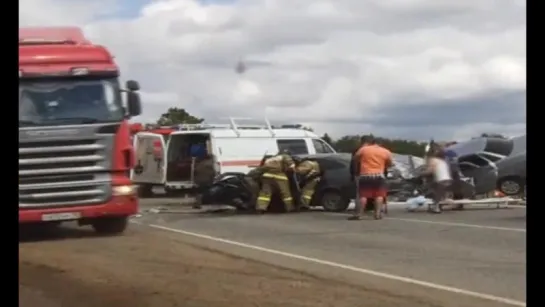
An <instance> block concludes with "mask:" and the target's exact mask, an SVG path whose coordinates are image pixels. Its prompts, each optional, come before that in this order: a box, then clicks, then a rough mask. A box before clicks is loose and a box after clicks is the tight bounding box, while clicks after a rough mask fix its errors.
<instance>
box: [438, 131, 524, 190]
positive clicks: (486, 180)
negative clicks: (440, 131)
mask: <svg viewBox="0 0 545 307" xmlns="http://www.w3.org/2000/svg"><path fill="white" fill-rule="evenodd" d="M447 150H449V151H453V152H454V153H455V154H456V156H457V161H458V166H459V168H460V172H461V173H462V175H463V176H465V177H470V178H472V181H473V184H474V186H475V194H486V193H489V192H491V191H494V190H499V191H500V192H502V193H504V194H505V195H508V196H513V195H520V194H522V193H523V191H524V188H525V186H526V135H523V136H519V137H515V138H511V139H507V138H495V137H481V138H476V139H472V140H469V141H466V142H462V143H458V144H456V145H453V146H450V147H448V148H447Z"/></svg>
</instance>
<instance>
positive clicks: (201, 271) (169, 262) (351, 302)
mask: <svg viewBox="0 0 545 307" xmlns="http://www.w3.org/2000/svg"><path fill="white" fill-rule="evenodd" d="M25 236H26V237H25ZM19 291H20V292H19V300H20V304H19V306H21V307H34V306H41V307H56V306H78V307H95V306H100V307H109V306H112V307H114V306H115V307H144V306H145V307H162V306H165V307H166V306H169V307H174V306H184V307H226V306H239V307H246V306H248V307H250V306H251V307H256V306H259V307H276V306H278V307H280V306H282V307H290V306H293V307H295V306H297V307H299V306H300V307H303V306H309V307H310V306H312V307H319V306H324V307H325V306H328V307H329V306H331V307H333V306H335V307H358V306H362V307H363V306H380V307H389V306H391V307H398V306H404V307H411V306H418V307H426V306H438V305H434V304H432V303H429V302H426V301H423V300H421V299H418V298H417V297H410V296H399V295H396V294H394V293H391V292H385V291H383V290H376V289H368V288H365V287H362V286H354V285H350V284H348V283H341V282H336V281H333V280H329V279H322V278H319V277H316V276H311V275H308V274H305V273H302V272H297V271H294V270H288V269H282V268H279V267H275V266H271V265H267V264H264V263H260V262H256V261H252V260H247V259H244V258H239V257H234V256H231V255H228V254H224V253H221V252H218V251H214V250H209V249H206V248H202V247H198V246H196V245H193V244H190V243H187V242H184V241H183V240H181V239H180V238H179V236H177V235H176V234H171V233H166V232H162V231H157V230H152V229H149V228H145V227H141V226H133V227H131V229H129V231H128V232H127V233H126V234H125V235H124V236H121V237H95V236H94V234H93V232H92V231H90V230H86V229H74V228H60V229H56V230H53V231H50V232H47V233H46V234H45V235H44V234H43V233H42V234H41V235H40V236H39V237H38V238H35V237H33V236H31V235H29V234H26V235H25V234H23V238H21V236H20V243H19Z"/></svg>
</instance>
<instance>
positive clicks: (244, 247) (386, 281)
mask: <svg viewBox="0 0 545 307" xmlns="http://www.w3.org/2000/svg"><path fill="white" fill-rule="evenodd" d="M167 203H170V204H175V203H177V200H172V199H148V200H142V202H141V204H142V208H143V211H146V210H147V209H150V208H154V207H158V206H163V205H165V204H167ZM170 208H171V209H173V210H174V211H176V213H149V212H148V213H143V214H142V215H141V216H139V217H137V218H135V219H134V221H135V222H137V223H140V224H145V225H152V226H153V227H156V228H157V227H162V228H163V230H165V231H170V232H176V231H179V232H181V233H180V235H181V236H185V237H187V238H188V239H189V240H193V241H195V243H197V244H202V245H206V246H209V247H211V248H214V249H221V250H224V251H226V252H230V253H235V254H240V255H243V256H245V257H251V258H259V259H260V260H263V261H265V262H270V263H273V264H276V265H281V266H285V267H291V268H294V269H298V270H304V271H308V272H309V273H312V274H326V275H330V276H331V277H334V278H338V279H343V280H347V281H350V282H358V283H363V282H366V283H370V284H371V285H374V286H376V287H388V288H390V289H389V290H391V289H392V288H398V289H399V291H401V292H403V291H407V292H411V295H414V294H415V293H419V295H422V296H428V297H432V298H433V297H439V296H442V297H443V299H445V300H449V301H452V300H458V301H459V302H460V306H508V305H519V306H520V305H521V303H522V302H525V301H526V295H525V293H526V230H525V227H526V210H525V209H521V208H516V209H481V210H471V209H468V210H465V211H457V212H452V211H450V212H448V211H447V212H444V213H443V214H441V215H431V214H428V213H423V212H422V213H408V212H405V211H404V209H403V208H399V207H397V208H396V207H392V208H390V213H389V216H388V217H387V218H385V219H384V220H382V221H374V220H371V219H369V220H362V221H347V220H346V218H347V216H348V214H347V213H346V214H336V213H325V212H305V213H293V214H269V215H264V216H254V215H239V214H234V213H232V212H223V213H210V212H195V211H194V210H192V209H189V208H183V207H179V206H171V207H170ZM182 232H183V233H182ZM218 238H219V239H218ZM222 240H223V241H222ZM468 291H469V292H471V293H469V292H468ZM475 294H476V295H475ZM479 295H480V297H481V298H475V296H479ZM486 295H488V297H484V299H483V296H486ZM481 299H483V300H481ZM509 300H511V301H509ZM517 302H518V303H517ZM506 303H507V304H506Z"/></svg>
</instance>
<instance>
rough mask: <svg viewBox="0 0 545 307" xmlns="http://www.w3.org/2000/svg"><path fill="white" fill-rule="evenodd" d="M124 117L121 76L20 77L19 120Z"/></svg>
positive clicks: (23, 122)
mask: <svg viewBox="0 0 545 307" xmlns="http://www.w3.org/2000/svg"><path fill="white" fill-rule="evenodd" d="M123 118H124V108H123V106H122V102H121V93H120V91H119V83H118V80H117V78H111V79H74V78H71V79H65V78H62V79H61V78H55V79H53V78H48V79H29V80H24V79H22V80H19V124H20V125H21V126H33V125H51V124H67V125H68V124H86V123H100V122H115V121H120V120H122V119H123Z"/></svg>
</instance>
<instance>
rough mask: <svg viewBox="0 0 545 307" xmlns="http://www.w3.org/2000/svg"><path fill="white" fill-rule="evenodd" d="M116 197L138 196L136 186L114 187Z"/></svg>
mask: <svg viewBox="0 0 545 307" xmlns="http://www.w3.org/2000/svg"><path fill="white" fill-rule="evenodd" d="M113 194H114V196H128V195H134V194H136V186H134V185H120V186H115V187H113Z"/></svg>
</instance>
